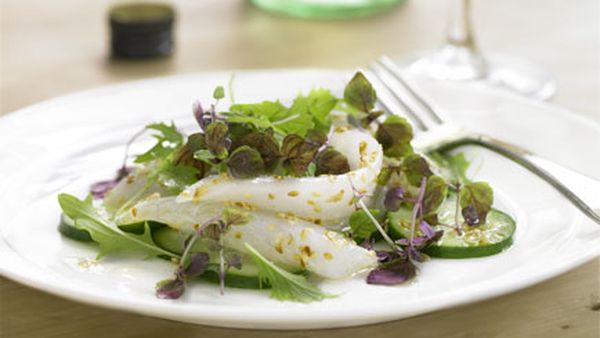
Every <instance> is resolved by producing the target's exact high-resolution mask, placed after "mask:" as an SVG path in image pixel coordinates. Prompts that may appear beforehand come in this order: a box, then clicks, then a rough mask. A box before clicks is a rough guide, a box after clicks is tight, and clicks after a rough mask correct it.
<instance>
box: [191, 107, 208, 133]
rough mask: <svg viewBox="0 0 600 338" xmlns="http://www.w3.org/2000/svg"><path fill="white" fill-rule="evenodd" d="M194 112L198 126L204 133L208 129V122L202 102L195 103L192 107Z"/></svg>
mask: <svg viewBox="0 0 600 338" xmlns="http://www.w3.org/2000/svg"><path fill="white" fill-rule="evenodd" d="M192 111H193V113H194V119H196V122H197V123H198V126H199V127H200V129H201V130H202V131H204V130H205V129H206V125H207V122H208V121H206V118H205V116H204V109H202V104H200V102H195V103H194V105H193V107H192Z"/></svg>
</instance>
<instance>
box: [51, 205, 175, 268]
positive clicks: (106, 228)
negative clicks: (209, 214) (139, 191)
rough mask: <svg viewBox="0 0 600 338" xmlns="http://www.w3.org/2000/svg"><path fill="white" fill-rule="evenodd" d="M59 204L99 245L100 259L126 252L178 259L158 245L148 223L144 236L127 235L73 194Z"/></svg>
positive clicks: (77, 226)
mask: <svg viewBox="0 0 600 338" xmlns="http://www.w3.org/2000/svg"><path fill="white" fill-rule="evenodd" d="M58 203H59V204H60V206H61V208H62V210H63V212H64V213H65V215H67V216H68V217H69V218H71V219H72V220H73V221H74V222H75V227H76V228H78V229H82V230H85V231H87V232H89V234H90V236H91V237H92V239H93V240H94V242H96V243H98V245H99V246H100V252H99V253H98V256H97V258H98V259H100V258H102V257H103V256H105V255H107V254H108V253H117V252H123V251H137V252H141V253H143V254H145V255H146V256H147V257H153V256H160V255H166V256H169V257H174V258H175V257H177V255H175V254H173V253H172V252H170V251H167V250H164V249H162V248H160V247H158V246H157V245H156V244H155V243H154V240H153V239H152V235H151V233H150V227H149V225H148V223H145V224H144V232H143V233H142V234H141V235H136V234H132V233H126V232H123V231H122V230H120V229H119V228H118V227H117V225H116V224H115V223H113V222H111V221H109V220H107V219H105V218H103V217H102V216H100V214H98V212H97V211H96V209H95V208H94V206H93V205H92V204H91V201H81V200H79V199H78V198H77V197H75V196H72V195H69V194H59V195H58Z"/></svg>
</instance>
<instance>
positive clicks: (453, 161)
mask: <svg viewBox="0 0 600 338" xmlns="http://www.w3.org/2000/svg"><path fill="white" fill-rule="evenodd" d="M446 159H447V161H448V166H449V168H450V172H451V173H452V175H453V176H454V178H455V179H456V180H458V181H459V182H460V183H463V184H465V183H469V182H471V181H470V180H469V179H468V178H467V170H468V169H469V165H470V163H469V161H467V159H466V158H465V154H463V153H458V154H456V155H450V154H449V155H447V156H446Z"/></svg>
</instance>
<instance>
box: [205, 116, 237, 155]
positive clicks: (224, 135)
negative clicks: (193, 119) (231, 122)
mask: <svg viewBox="0 0 600 338" xmlns="http://www.w3.org/2000/svg"><path fill="white" fill-rule="evenodd" d="M228 131H229V129H228V128H227V124H225V123H224V122H221V121H214V122H212V123H210V124H209V125H208V126H207V127H206V134H205V135H204V140H205V141H206V146H207V147H208V150H210V151H211V152H212V153H213V154H215V156H216V157H217V158H218V159H219V160H223V159H225V158H227V156H228V155H229V152H228V149H229V146H230V144H231V140H230V139H229V138H228Z"/></svg>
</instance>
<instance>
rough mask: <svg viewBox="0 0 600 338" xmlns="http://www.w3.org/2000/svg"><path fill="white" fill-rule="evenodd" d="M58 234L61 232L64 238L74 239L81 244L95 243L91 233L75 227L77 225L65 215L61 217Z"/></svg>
mask: <svg viewBox="0 0 600 338" xmlns="http://www.w3.org/2000/svg"><path fill="white" fill-rule="evenodd" d="M58 232H60V233H61V234H62V235H63V236H65V237H68V238H70V239H74V240H76V241H80V242H93V241H94V240H93V239H92V236H90V233H89V232H87V231H85V230H81V229H77V228H76V227H75V223H74V222H73V220H72V219H71V218H69V216H67V215H65V214H61V215H60V223H59V224H58Z"/></svg>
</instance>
